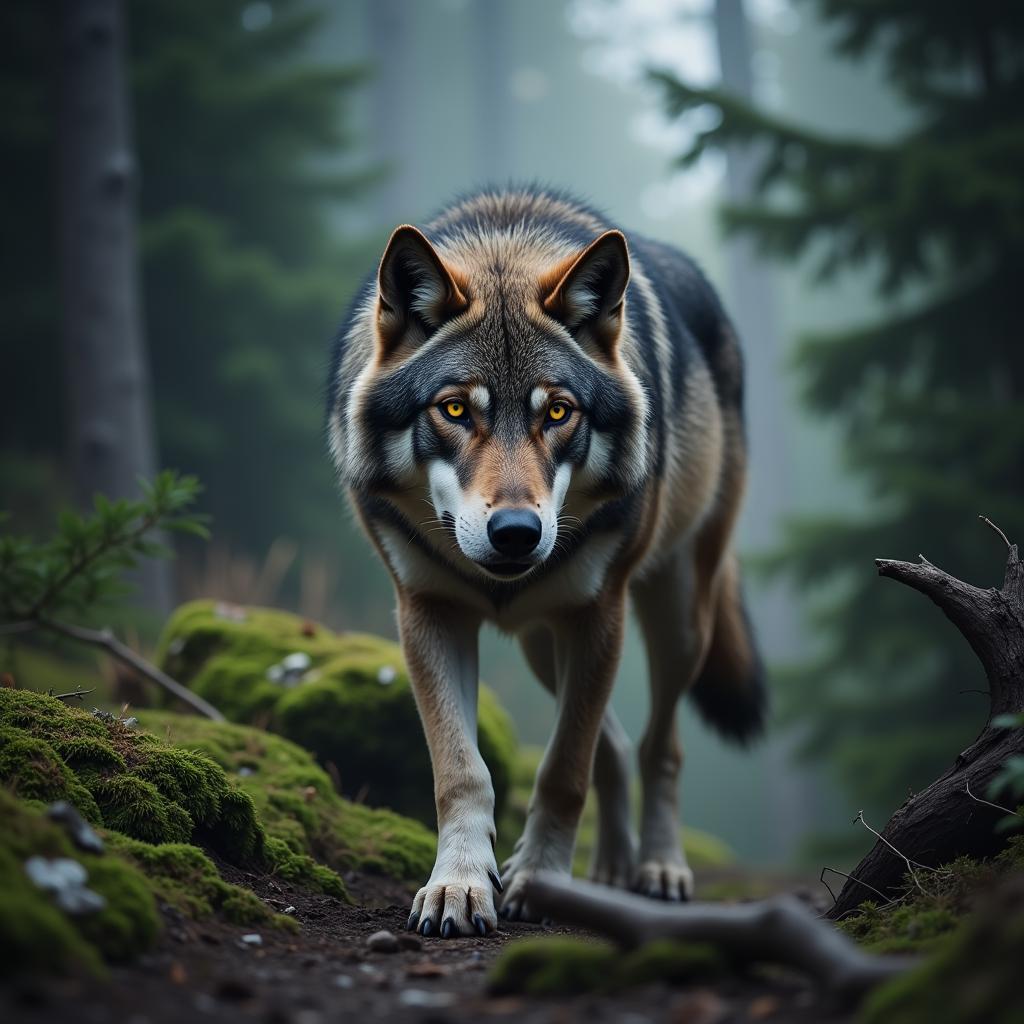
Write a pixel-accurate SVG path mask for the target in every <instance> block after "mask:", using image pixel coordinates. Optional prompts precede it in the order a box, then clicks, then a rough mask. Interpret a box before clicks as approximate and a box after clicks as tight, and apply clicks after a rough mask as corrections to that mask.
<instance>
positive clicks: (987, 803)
mask: <svg viewBox="0 0 1024 1024" xmlns="http://www.w3.org/2000/svg"><path fill="white" fill-rule="evenodd" d="M966 789H967V795H968V796H969V797H970V798H971V799H972V800H974V801H976V802H977V803H979V804H984V805H985V806H986V807H994V808H995V809H996V810H997V811H1003V812H1004V813H1006V814H1012V815H1013V816H1014V817H1015V818H1024V814H1021V813H1020V811H1011V810H1010V808H1009V807H1004V806H1003V805H1002V804H994V803H992V801H991V800H982V799H981V797H980V796H975V795H974V794H973V793H972V792H971V783H970V781H968V782H967V785H966Z"/></svg>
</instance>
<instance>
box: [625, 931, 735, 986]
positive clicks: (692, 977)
mask: <svg viewBox="0 0 1024 1024" xmlns="http://www.w3.org/2000/svg"><path fill="white" fill-rule="evenodd" d="M726 966H727V965H726V961H725V959H724V958H723V956H722V954H721V952H720V951H719V950H718V949H717V948H716V947H715V946H713V945H711V944H710V943H706V942H679V941H676V940H673V939H660V940H658V941H657V942H648V943H647V944H646V945H644V946H641V947H640V948H639V949H636V950H633V952H631V953H629V954H627V955H626V956H625V957H623V958H622V959H621V960H619V961H617V963H616V969H615V974H616V984H617V985H618V987H620V988H633V987H636V986H639V985H648V984H651V983H653V982H665V983H666V984H669V985H685V984H687V983H688V982H691V981H697V980H703V979H708V978H714V977H717V976H718V975H720V974H722V973H723V972H724V971H725V968H726Z"/></svg>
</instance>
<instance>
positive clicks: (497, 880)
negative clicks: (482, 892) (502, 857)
mask: <svg viewBox="0 0 1024 1024" xmlns="http://www.w3.org/2000/svg"><path fill="white" fill-rule="evenodd" d="M487 874H489V875H490V876H491V885H493V886H494V888H495V889H497V890H498V892H504V891H505V886H503V885H502V884H501V879H500V878H499V877H498V876H497V874H496V873H495V872H493V871H488V872H487Z"/></svg>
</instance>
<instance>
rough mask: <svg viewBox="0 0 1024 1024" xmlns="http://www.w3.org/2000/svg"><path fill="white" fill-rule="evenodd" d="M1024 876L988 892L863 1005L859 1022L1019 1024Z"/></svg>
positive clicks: (1023, 997) (1023, 999)
mask: <svg viewBox="0 0 1024 1024" xmlns="http://www.w3.org/2000/svg"><path fill="white" fill-rule="evenodd" d="M1022 964H1024V875H1021V874H1017V875H1015V876H1013V877H1012V878H1010V879H1009V880H1007V881H1006V882H1004V883H1003V884H1002V885H1000V886H998V887H997V888H996V889H995V890H994V891H992V892H990V893H989V894H988V896H987V897H986V898H984V899H983V900H982V901H981V904H980V906H979V908H978V910H977V911H976V912H975V913H974V914H973V915H971V916H970V917H969V918H968V919H967V920H966V921H965V922H964V923H963V924H961V925H960V927H959V928H958V929H957V930H956V931H955V932H953V933H952V934H950V935H947V936H946V937H945V938H944V939H942V940H940V941H939V943H938V944H937V951H936V952H935V954H934V955H933V956H932V957H930V958H929V959H928V960H926V961H925V962H924V963H923V964H922V965H921V966H920V967H918V968H917V969H916V970H913V971H911V972H909V973H907V974H905V975H902V976H901V977H898V978H896V979H894V980H893V981H891V982H889V983H888V984H886V985H884V986H883V987H881V988H880V989H878V990H876V991H875V992H873V993H872V994H871V995H870V996H869V997H868V999H867V1000H866V1002H865V1004H864V1006H863V1008H862V1012H861V1017H860V1020H861V1021H862V1024H1020V1021H1022V1020H1024V987H1022V985H1021V976H1020V975H1021V965H1022Z"/></svg>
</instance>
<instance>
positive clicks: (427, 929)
mask: <svg viewBox="0 0 1024 1024" xmlns="http://www.w3.org/2000/svg"><path fill="white" fill-rule="evenodd" d="M433 930H434V922H433V921H432V920H431V919H430V918H429V917H425V918H423V924H422V925H420V934H421V935H422V936H423V937H424V938H426V937H427V936H428V935H430V933H431V932H433Z"/></svg>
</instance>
